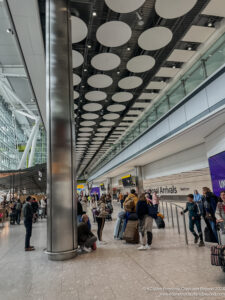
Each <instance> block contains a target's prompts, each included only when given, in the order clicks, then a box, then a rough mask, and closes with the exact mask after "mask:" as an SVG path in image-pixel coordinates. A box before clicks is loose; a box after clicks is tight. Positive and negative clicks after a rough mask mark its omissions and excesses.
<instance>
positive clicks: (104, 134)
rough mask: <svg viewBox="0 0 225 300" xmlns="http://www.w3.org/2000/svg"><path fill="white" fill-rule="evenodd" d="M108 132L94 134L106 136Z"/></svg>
mask: <svg viewBox="0 0 225 300" xmlns="http://www.w3.org/2000/svg"><path fill="white" fill-rule="evenodd" d="M107 134H108V133H107V132H97V133H96V134H95V135H96V136H106V135H107Z"/></svg>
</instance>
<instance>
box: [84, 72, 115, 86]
mask: <svg viewBox="0 0 225 300" xmlns="http://www.w3.org/2000/svg"><path fill="white" fill-rule="evenodd" d="M87 82H88V84H89V85H90V86H92V87H94V88H98V89H102V88H106V87H108V86H110V85H111V84H112V83H113V80H112V78H111V77H110V76H108V75H105V74H96V75H92V76H90V77H89V78H88V81H87Z"/></svg>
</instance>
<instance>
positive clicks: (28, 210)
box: [23, 196, 35, 251]
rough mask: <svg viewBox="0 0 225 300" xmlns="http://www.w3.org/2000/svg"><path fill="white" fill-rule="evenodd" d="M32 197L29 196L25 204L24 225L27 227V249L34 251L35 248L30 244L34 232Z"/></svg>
mask: <svg viewBox="0 0 225 300" xmlns="http://www.w3.org/2000/svg"><path fill="white" fill-rule="evenodd" d="M31 202H32V198H31V196H28V197H27V199H26V203H25V204H24V206H23V216H24V226H25V228H26V236H25V251H33V250H35V248H34V247H33V246H31V245H30V238H31V234H32V220H33V211H32V207H31Z"/></svg>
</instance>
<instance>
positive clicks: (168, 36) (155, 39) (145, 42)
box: [138, 26, 173, 51]
mask: <svg viewBox="0 0 225 300" xmlns="http://www.w3.org/2000/svg"><path fill="white" fill-rule="evenodd" d="M172 37H173V33H172V31H171V30H170V29H169V28H166V27H163V26H156V27H152V28H150V29H147V30H145V31H144V32H143V33H142V34H141V35H140V36H139V38H138V45H139V47H141V48H142V49H143V50H148V51H154V50H158V49H161V48H163V47H165V46H166V45H168V44H169V43H170V41H171V40H172Z"/></svg>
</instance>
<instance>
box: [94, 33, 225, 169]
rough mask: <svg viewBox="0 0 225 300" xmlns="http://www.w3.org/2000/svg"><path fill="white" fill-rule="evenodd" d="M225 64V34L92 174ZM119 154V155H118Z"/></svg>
mask: <svg viewBox="0 0 225 300" xmlns="http://www.w3.org/2000/svg"><path fill="white" fill-rule="evenodd" d="M224 64H225V34H223V35H222V36H221V37H220V38H219V39H218V40H217V42H216V43H214V45H213V46H212V47H211V48H210V49H209V50H208V51H207V52H206V53H205V54H204V55H203V56H202V57H201V59H199V61H198V62H197V63H195V64H194V65H193V66H192V67H191V68H190V69H189V70H188V72H186V73H185V74H184V75H183V76H182V77H181V78H180V80H178V82H176V83H175V84H174V85H173V86H172V87H171V89H170V90H169V91H168V92H167V94H166V95H165V94H164V95H163V96H162V97H161V99H159V100H158V101H157V103H156V104H155V105H153V106H152V107H151V108H150V109H149V110H148V111H147V112H146V113H145V114H144V116H143V117H142V119H141V120H140V121H139V122H138V123H136V124H135V125H134V126H133V127H132V128H131V129H130V130H129V132H128V133H127V134H126V135H124V136H123V138H122V139H121V140H120V141H119V142H118V144H116V145H114V149H112V150H111V151H109V152H108V154H107V155H106V156H105V157H104V158H103V159H102V160H101V162H100V163H99V164H97V166H95V167H94V169H93V170H92V172H91V173H92V174H93V173H95V172H96V171H97V170H99V169H100V168H101V167H103V166H104V165H105V164H106V163H107V162H108V161H110V160H111V159H112V158H113V157H114V156H115V155H114V153H115V152H117V151H115V149H118V152H120V151H122V150H123V149H124V148H125V147H126V146H128V145H129V144H130V143H131V142H132V141H133V140H134V139H135V138H137V137H138V136H139V135H141V134H142V133H143V132H144V131H145V130H146V129H147V128H150V127H151V126H152V125H153V124H154V123H155V122H156V121H157V120H159V119H160V118H161V117H163V116H164V115H165V114H166V113H167V112H168V111H169V110H170V109H171V108H173V107H174V106H176V105H177V104H178V103H179V102H181V101H182V100H183V99H184V97H185V96H186V95H188V94H190V93H191V92H192V91H193V90H194V89H195V88H197V87H198V86H199V85H200V84H201V83H202V82H203V81H204V80H206V79H207V78H208V77H209V76H210V75H212V74H213V73H214V72H215V71H217V70H218V69H219V68H220V67H222V66H223V65H224ZM118 152H117V153H118Z"/></svg>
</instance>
